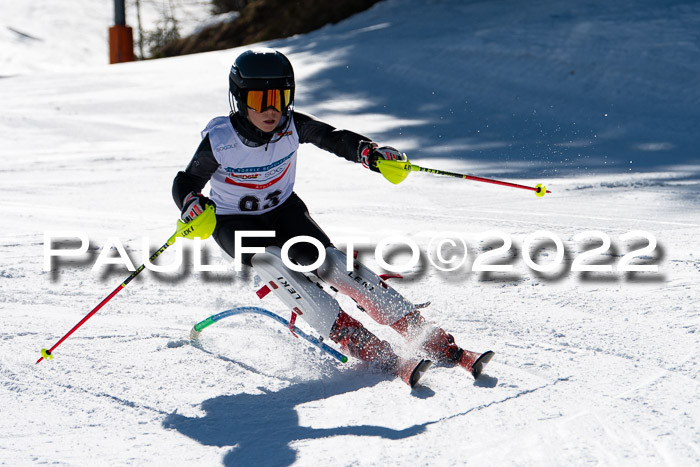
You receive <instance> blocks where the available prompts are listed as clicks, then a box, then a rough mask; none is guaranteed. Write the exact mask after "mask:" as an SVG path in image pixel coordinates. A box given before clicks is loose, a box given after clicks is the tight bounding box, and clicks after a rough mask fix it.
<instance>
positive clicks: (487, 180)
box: [412, 165, 551, 193]
mask: <svg viewBox="0 0 700 467" xmlns="http://www.w3.org/2000/svg"><path fill="white" fill-rule="evenodd" d="M412 167H418V166H415V165H412ZM418 169H419V171H420V172H427V173H432V174H438V175H447V176H448V177H455V178H464V179H466V180H474V181H476V182H484V183H493V184H494V185H503V186H509V187H512V188H520V189H522V190H530V191H534V192H535V193H539V191H540V189H539V188H535V187H531V186H525V185H518V184H517V183H510V182H502V181H500V180H493V179H491V178H483V177H475V176H473V175H466V174H458V173H455V172H447V171H445V170H437V169H426V168H425V167H418ZM547 193H551V191H549V190H547Z"/></svg>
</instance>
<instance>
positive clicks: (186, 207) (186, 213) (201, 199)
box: [180, 192, 216, 224]
mask: <svg viewBox="0 0 700 467" xmlns="http://www.w3.org/2000/svg"><path fill="white" fill-rule="evenodd" d="M210 205H211V206H214V207H216V204H214V201H212V200H210V199H209V198H207V197H206V196H204V195H203V194H201V193H195V192H190V194H189V195H187V196H186V197H185V200H184V201H183V202H182V211H181V213H180V219H182V222H184V223H185V224H187V223H188V222H192V219H194V218H195V217H197V216H198V215H200V214H201V213H203V212H204V210H205V209H206V208H207V206H210Z"/></svg>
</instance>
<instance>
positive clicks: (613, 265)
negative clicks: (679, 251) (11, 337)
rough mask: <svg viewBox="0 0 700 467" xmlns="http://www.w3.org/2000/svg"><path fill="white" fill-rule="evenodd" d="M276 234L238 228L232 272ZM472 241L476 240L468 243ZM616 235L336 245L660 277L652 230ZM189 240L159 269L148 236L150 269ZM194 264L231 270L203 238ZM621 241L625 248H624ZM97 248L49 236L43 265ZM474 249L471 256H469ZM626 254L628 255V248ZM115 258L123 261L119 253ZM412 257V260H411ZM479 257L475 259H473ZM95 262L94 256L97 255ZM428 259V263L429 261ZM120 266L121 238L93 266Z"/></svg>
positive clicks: (476, 268)
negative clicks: (206, 254) (209, 254)
mask: <svg viewBox="0 0 700 467" xmlns="http://www.w3.org/2000/svg"><path fill="white" fill-rule="evenodd" d="M274 236H275V232H274V231H267V230H263V231H239V232H236V235H235V251H236V252H238V253H239V254H238V255H237V256H236V257H235V258H233V270H235V271H240V270H241V269H242V268H243V265H242V261H241V255H242V254H257V253H263V252H264V249H263V248H262V247H252V246H246V244H245V239H246V238H251V237H255V238H263V237H267V238H271V237H274ZM467 237H469V238H470V241H469V242H468V241H467ZM615 241H616V242H614V241H613V238H611V237H610V235H608V234H607V233H605V232H602V231H599V230H589V231H584V232H581V233H578V234H576V235H573V236H571V237H569V240H567V242H566V243H567V244H566V245H565V243H564V241H563V240H562V239H561V237H560V236H559V235H557V234H556V233H554V232H551V231H548V230H538V231H536V232H533V233H530V234H528V235H526V236H525V237H524V238H522V240H521V241H519V242H518V244H515V243H514V242H513V236H512V235H509V234H507V233H505V232H502V231H498V230H490V231H486V232H482V233H479V234H475V235H465V234H462V233H459V232H442V233H439V234H436V235H434V236H432V238H431V239H430V240H429V242H428V243H427V246H425V247H424V250H422V249H421V247H420V246H419V244H418V243H417V242H416V240H414V239H412V238H411V237H408V236H402V235H394V236H388V237H385V238H382V239H381V240H379V241H378V242H376V243H374V244H373V243H372V241H371V239H370V238H368V237H352V238H342V239H338V242H337V245H340V248H339V249H340V250H341V251H344V252H345V254H346V255H347V262H346V270H347V271H348V272H350V271H352V270H353V262H354V255H353V252H354V249H355V248H356V247H357V248H360V247H361V248H364V249H367V247H369V249H370V250H373V252H374V260H375V262H376V264H377V265H378V266H379V267H381V268H382V269H384V270H386V271H389V272H392V273H406V272H409V271H413V270H415V268H416V267H417V266H418V265H419V264H422V265H423V266H425V265H427V264H429V265H430V266H432V267H434V268H435V269H437V270H439V271H441V272H450V273H463V272H467V273H468V272H480V273H511V272H513V271H514V270H515V268H516V266H519V264H520V262H521V260H522V264H523V265H524V266H525V267H526V268H527V269H530V270H532V271H535V272H537V273H542V274H547V273H551V272H554V271H560V272H561V271H562V270H566V271H567V272H568V271H571V272H582V273H608V274H611V273H612V274H614V273H627V272H644V273H657V272H659V265H658V264H656V263H657V262H658V261H659V258H660V256H661V254H660V253H659V250H658V248H657V247H658V244H657V241H656V237H655V236H654V235H653V234H651V233H650V232H647V231H643V230H633V231H629V232H626V233H624V234H622V235H619V236H617V237H616V238H615ZM300 242H306V243H309V244H311V245H313V246H314V247H315V248H316V249H317V250H318V259H317V260H316V261H315V262H314V263H313V264H309V265H305V266H302V265H299V264H295V263H294V262H292V261H291V260H290V258H289V249H290V248H291V247H292V246H294V245H295V244H297V243H300ZM184 243H186V242H185V241H183V240H182V239H178V241H177V242H175V245H174V246H175V248H174V253H175V254H174V257H173V258H172V259H171V260H170V261H168V264H153V263H152V262H151V261H150V260H149V257H150V253H149V251H150V250H151V245H150V241H149V239H148V238H147V237H144V238H142V248H141V251H142V255H143V265H144V266H145V268H146V269H149V270H150V271H153V272H159V273H161V272H168V273H172V272H175V271H177V270H179V269H180V268H181V267H182V265H183V246H182V245H183V244H184ZM191 243H192V245H191V248H192V263H193V264H192V267H193V270H194V271H195V272H226V271H228V270H230V269H231V265H230V264H205V263H204V261H203V255H202V249H203V245H202V241H201V239H199V238H194V239H192V242H191ZM620 243H621V244H622V246H621V245H620ZM89 245H90V241H89V237H88V235H87V233H85V232H81V231H51V232H45V233H44V267H43V269H44V270H45V271H51V270H55V267H54V266H53V263H54V262H56V261H59V260H60V259H61V258H63V259H65V258H70V260H69V261H74V262H75V261H79V262H82V263H83V264H85V262H86V260H87V259H90V258H91V255H90V253H88V248H89ZM470 250H471V251H472V253H471V254H470ZM622 250H627V251H624V252H623V251H622ZM397 251H400V252H402V253H403V252H410V255H406V254H400V255H396V254H395V253H396V252H397ZM115 253H116V256H115ZM387 256H389V257H392V258H399V259H400V261H391V260H387ZM407 256H408V257H407ZM471 256H474V259H473V260H472V261H469V258H470V257H471ZM92 257H94V254H93V255H92ZM325 258H326V251H325V248H324V247H323V245H322V244H321V242H320V241H318V240H317V239H315V238H313V237H308V236H299V237H294V238H292V239H290V240H289V241H287V242H286V243H285V244H284V245H283V246H282V260H283V262H284V264H285V265H286V266H287V267H288V268H289V269H292V270H294V271H299V272H310V271H314V270H316V269H317V268H318V267H319V266H320V265H321V264H323V262H324V261H325ZM426 259H427V262H426V261H425V260H426ZM112 265H117V266H119V265H121V266H123V267H124V268H126V269H127V270H129V271H135V270H136V267H135V266H134V263H133V262H132V260H131V258H130V257H129V255H128V254H127V251H126V249H125V247H124V245H123V243H122V242H121V241H120V240H119V238H117V237H110V238H108V239H107V240H106V241H105V243H104V244H103V245H102V247H101V248H100V249H99V254H98V255H97V257H96V258H95V260H94V263H93V264H92V266H91V269H92V271H93V272H100V271H101V270H103V268H105V267H107V266H112Z"/></svg>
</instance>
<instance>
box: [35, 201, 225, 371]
mask: <svg viewBox="0 0 700 467" xmlns="http://www.w3.org/2000/svg"><path fill="white" fill-rule="evenodd" d="M214 227H216V217H215V214H214V206H211V205H209V206H207V208H206V210H205V211H204V212H203V213H202V214H200V215H199V216H197V217H195V218H194V219H193V220H192V221H190V222H188V223H187V224H185V223H184V222H182V221H181V220H178V221H177V230H176V231H175V233H174V234H173V235H172V236H171V237H170V238H169V239H168V241H167V242H165V243H164V244H163V246H161V247H160V248H159V249H158V251H156V252H155V253H153V254H152V255H151V257H150V258H148V261H149V262H151V263H152V262H153V261H154V260H155V259H156V258H157V257H158V256H160V255H161V254H162V253H163V252H164V251H165V250H166V249H167V248H168V247H169V246H171V245H172V244H174V243H175V240H176V239H177V237H183V238H194V237H199V238H201V239H206V238H208V237H209V236H210V235H211V234H212V232H213V231H214ZM145 267H146V264H145V263H144V264H142V265H141V266H139V267H138V269H136V270H135V271H134V272H132V273H131V275H130V276H129V277H127V278H126V280H124V282H122V283H121V284H119V285H118V286H117V288H116V289H114V290H113V291H112V293H110V294H109V295H107V297H105V299H104V300H102V301H101V302H100V303H99V304H98V305H97V306H96V307H95V308H93V309H92V311H90V313H88V314H87V315H85V317H83V319H81V320H80V321H79V322H78V324H76V325H75V326H73V328H72V329H71V330H70V331H68V332H67V333H66V334H65V335H64V336H63V337H61V338H60V339H59V340H58V342H56V343H55V344H54V345H53V347H51V348H50V349H41V358H39V360H37V361H36V362H37V363H39V362H41V361H42V360H44V359H47V360H51V359H52V358H53V351H54V350H55V349H56V347H58V346H59V345H61V344H62V343H63V341H65V340H66V339H68V337H70V335H71V334H73V333H74V332H75V331H77V330H78V328H79V327H80V326H82V325H83V324H85V322H86V321H87V320H89V319H90V318H91V317H92V316H93V315H94V314H95V313H97V312H98V311H99V310H100V308H102V307H103V306H104V305H105V304H107V302H109V301H110V300H111V299H112V298H113V297H114V296H115V295H117V294H118V293H119V292H120V291H121V290H122V289H123V288H124V287H126V286H127V284H128V283H129V282H131V281H132V280H133V279H134V277H136V276H138V275H139V274H140V273H141V271H143V270H144V268H145Z"/></svg>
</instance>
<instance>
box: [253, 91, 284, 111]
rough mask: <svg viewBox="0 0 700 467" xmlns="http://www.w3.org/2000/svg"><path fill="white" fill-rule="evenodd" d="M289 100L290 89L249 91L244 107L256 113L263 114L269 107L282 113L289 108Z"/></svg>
mask: <svg viewBox="0 0 700 467" xmlns="http://www.w3.org/2000/svg"><path fill="white" fill-rule="evenodd" d="M291 99H292V90H291V89H265V90H262V91H253V90H250V91H248V95H247V97H246V105H247V106H248V107H250V108H251V109H253V110H255V111H256V112H264V111H266V110H267V109H269V108H270V107H272V108H274V109H275V110H277V111H278V112H282V111H283V110H284V109H286V108H287V107H288V106H289V104H290V101H291Z"/></svg>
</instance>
